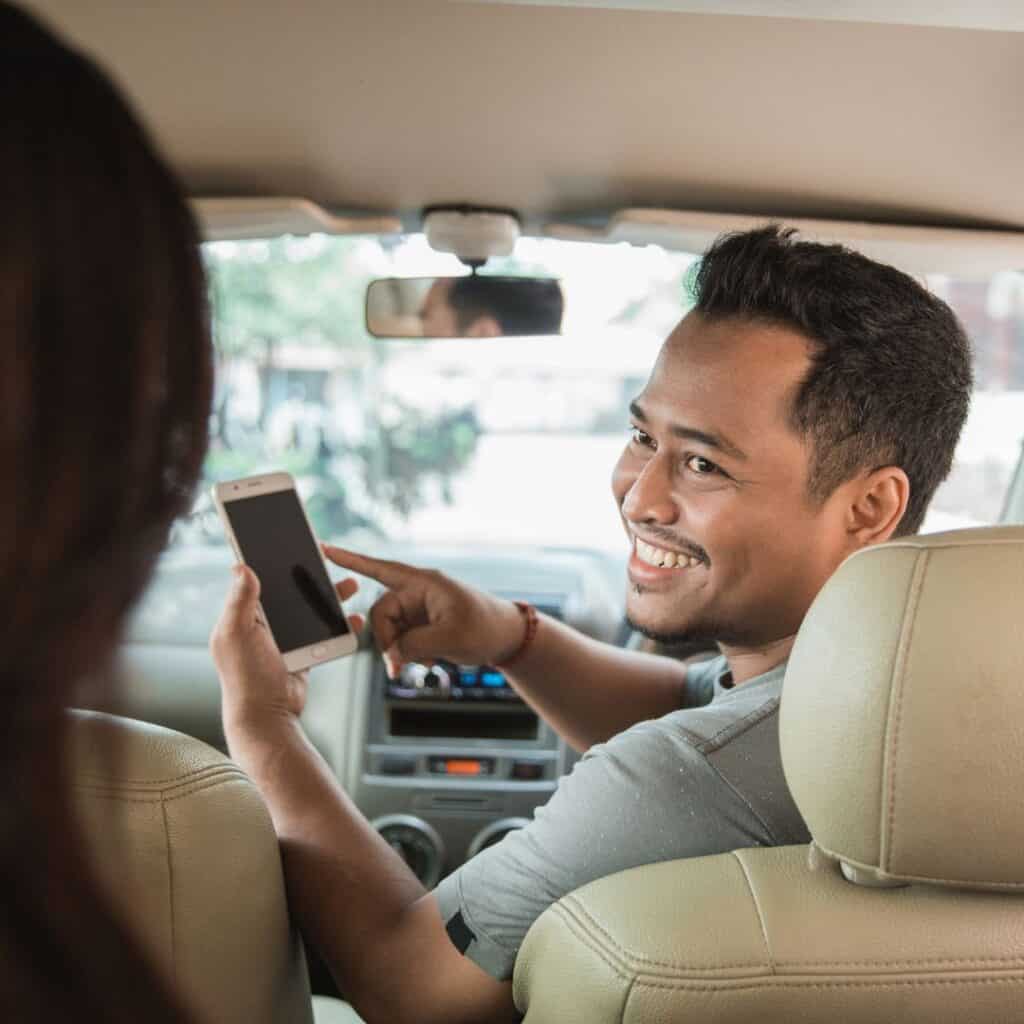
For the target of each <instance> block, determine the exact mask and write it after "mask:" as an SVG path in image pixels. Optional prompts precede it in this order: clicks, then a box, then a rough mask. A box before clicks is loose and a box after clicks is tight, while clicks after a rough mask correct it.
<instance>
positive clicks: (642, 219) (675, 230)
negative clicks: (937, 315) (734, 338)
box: [544, 208, 1024, 278]
mask: <svg viewBox="0 0 1024 1024" xmlns="http://www.w3.org/2000/svg"><path fill="white" fill-rule="evenodd" d="M769 222H778V223H781V224H784V225H786V226H787V227H795V228H796V229H797V230H798V231H799V233H800V236H801V237H803V238H805V239H807V240H808V241H813V242H839V243H841V244H843V245H845V246H848V247H849V248H851V249H856V250H857V251H858V252H862V253H864V255H865V256H868V257H870V258H871V259H875V260H879V261H880V262H882V263H888V264H891V265H892V266H895V267H899V268H900V269H901V270H904V271H906V272H907V273H909V274H916V275H921V274H951V275H954V276H957V277H962V278H963V277H987V276H990V275H991V274H994V273H996V272H998V271H1001V270H1020V269H1024V231H989V230H975V229H967V228H939V227H910V226H907V225H900V224H869V223H862V222H859V221H844V220H814V219H809V218H804V217H769V216H764V217H760V216H747V215H739V214H728V213H702V212H698V211H696V210H657V209H647V208H636V209H628V210H620V211H619V212H618V213H616V214H614V215H613V216H612V217H611V218H610V219H609V221H608V223H607V224H606V225H605V226H604V227H600V228H593V227H585V226H581V225H578V224H572V223H568V222H566V223H559V222H554V223H549V224H547V225H545V228H544V234H545V235H548V236H550V237H552V238H563V239H568V240H572V241H580V242H629V243H632V244H633V245H660V246H662V247H663V248H665V249H677V250H680V251H682V252H693V253H701V252H703V251H704V250H705V249H706V248H707V247H708V246H709V245H710V244H711V242H712V241H713V240H714V239H715V238H716V237H717V236H718V235H719V234H721V233H722V232H724V231H747V230H749V229H750V228H754V227H758V226H760V225H763V224H767V223H769Z"/></svg>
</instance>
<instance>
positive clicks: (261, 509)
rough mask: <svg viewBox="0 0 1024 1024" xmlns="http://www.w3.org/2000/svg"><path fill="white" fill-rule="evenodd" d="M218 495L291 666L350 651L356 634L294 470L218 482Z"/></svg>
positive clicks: (227, 526)
mask: <svg viewBox="0 0 1024 1024" xmlns="http://www.w3.org/2000/svg"><path fill="white" fill-rule="evenodd" d="M213 501H214V504H215V505H216V506H217V511H218V512H219V513H220V517H221V520H222V521H223V523H224V529H225V530H226V531H227V535H228V539H229V540H230V541H231V546H232V547H233V548H234V549H235V554H236V555H237V556H238V558H239V560H240V561H242V562H244V563H245V564H246V565H248V566H249V567H250V568H251V569H252V570H253V572H255V573H256V575H257V576H258V577H259V580H260V604H261V605H262V610H263V617H264V618H265V620H266V623H267V626H268V627H269V628H270V632H271V634H272V635H273V637H274V640H275V641H276V643H277V646H278V649H279V650H280V652H281V654H282V655H283V657H284V663H285V666H286V667H287V669H288V671H289V672H299V671H301V670H302V669H305V668H310V667H312V666H313V665H319V664H321V663H322V662H325V661H333V660H334V659H335V658H341V657H343V656H344V655H346V654H351V653H352V652H353V651H354V650H355V649H356V635H355V633H353V632H352V629H351V627H350V626H349V624H348V620H347V619H346V618H345V613H344V612H343V611H342V610H341V602H340V601H339V600H338V595H337V593H336V592H335V590H334V586H333V585H332V583H331V580H330V577H329V576H328V575H327V563H326V562H325V561H324V556H323V552H322V551H321V550H320V545H319V544H317V542H316V538H315V537H314V536H313V527H312V525H311V523H310V521H309V517H308V516H307V515H306V510H305V509H304V508H303V506H302V502H301V501H300V500H299V495H298V492H297V491H296V490H295V481H294V480H293V479H292V476H291V474H290V473H266V474H264V475H262V476H250V477H246V478H245V479H243V480H228V481H227V482H226V483H221V484H215V485H214V487H213Z"/></svg>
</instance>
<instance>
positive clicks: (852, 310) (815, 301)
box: [694, 225, 972, 535]
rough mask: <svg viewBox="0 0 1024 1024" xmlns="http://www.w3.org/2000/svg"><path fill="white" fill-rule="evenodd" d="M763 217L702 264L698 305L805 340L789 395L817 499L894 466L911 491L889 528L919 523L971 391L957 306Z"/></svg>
mask: <svg viewBox="0 0 1024 1024" xmlns="http://www.w3.org/2000/svg"><path fill="white" fill-rule="evenodd" d="M794 234H795V232H794V230H792V229H789V230H783V229H781V228H780V227H778V226H777V225H769V226H767V227H764V228H759V229H756V230H754V231H747V232H743V233H741V234H729V235H723V236H722V237H721V238H719V239H718V240H717V241H716V242H715V244H714V245H712V246H711V248H710V249H709V250H708V251H707V253H706V254H705V255H704V258H703V260H702V261H701V263H700V264H699V268H698V271H697V275H696V279H695V282H694V292H695V299H696V307H695V308H696V309H697V311H698V312H699V313H700V314H701V315H703V316H705V317H708V318H711V319H721V318H728V317H736V318H739V319H742V320H748V321H755V322H758V321H760V322H764V323H770V324H778V325H781V326H783V327H788V328H790V329H791V330H794V331H797V332H799V333H800V334H802V335H804V337H806V338H807V339H808V340H809V341H810V342H811V347H812V351H811V367H810V370H809V372H808V374H807V376H806V378H805V379H804V381H803V382H802V384H801V385H800V388H799V390H798V391H797V393H796V395H795V396H794V400H793V406H792V410H791V417H792V424H793V427H794V429H795V430H796V431H798V432H799V433H800V434H802V435H804V436H806V437H808V438H809V439H810V441H811V445H812V454H811V463H810V472H809V475H808V489H809V492H810V496H811V497H812V498H813V499H814V500H817V501H824V499H825V498H827V497H828V496H829V495H830V494H831V493H832V492H833V491H834V490H835V489H836V487H838V486H839V485H840V484H841V483H843V482H844V481H846V480H850V479H852V478H853V477H854V476H855V475H856V474H857V473H860V472H863V471H871V470H874V469H879V468H881V467H882V466H899V467H900V468H901V469H903V471H904V472H905V473H906V474H907V477H908V478H909V480H910V499H909V502H908V504H907V510H906V513H905V514H904V516H903V519H902V521H901V522H900V524H899V527H898V529H897V534H899V535H906V534H911V533H916V532H917V531H918V530H919V529H920V528H921V523H922V521H923V520H924V514H925V512H926V511H927V509H928V503H929V502H930V501H931V499H932V495H933V494H934V493H935V489H936V488H937V487H938V486H939V484H940V483H941V482H942V481H943V480H944V479H945V478H946V476H947V475H948V474H949V471H950V468H951V467H952V465H953V454H954V452H955V450H956V444H957V440H958V439H959V437H960V431H961V429H962V428H963V425H964V420H965V419H966V418H967V408H968V405H969V404H970V399H971V386H972V372H971V351H970V344H969V342H968V340H967V335H966V334H965V333H964V329H963V327H961V325H960V323H959V321H958V320H957V318H956V316H955V315H954V313H953V311H952V310H951V309H950V308H949V306H947V305H946V303H944V302H943V301H942V300H941V299H939V298H937V297H936V296H934V295H932V294H931V293H930V292H928V291H927V290H926V289H925V288H923V287H922V286H921V285H919V284H918V283H917V282H916V281H915V280H914V279H913V278H911V277H908V276H907V275H906V274H904V273H902V272H901V271H899V270H896V269H895V268H894V267H889V266H886V265H885V264H882V263H876V262H874V261H873V260H869V259H868V258H867V257H866V256H862V255H861V254H860V253H857V252H853V251H851V250H850V249H846V248H844V247H843V246H841V245H821V244H818V243H815V242H802V241H797V240H796V239H795V238H794Z"/></svg>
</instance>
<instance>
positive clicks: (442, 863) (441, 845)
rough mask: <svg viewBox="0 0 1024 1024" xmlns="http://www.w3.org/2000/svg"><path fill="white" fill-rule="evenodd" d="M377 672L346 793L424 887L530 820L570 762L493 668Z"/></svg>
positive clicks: (547, 607) (545, 607)
mask: <svg viewBox="0 0 1024 1024" xmlns="http://www.w3.org/2000/svg"><path fill="white" fill-rule="evenodd" d="M517 596H518V595H517ZM526 599H529V597H527V598H526ZM532 603H534V604H535V606H536V607H537V609H538V611H541V612H543V613H545V614H548V615H551V616H554V617H556V618H561V617H562V608H561V606H560V605H559V604H557V603H543V602H542V601H538V600H536V599H535V600H534V601H533V602H532ZM377 665H378V668H377V669H376V672H375V678H374V679H373V682H372V692H371V699H370V708H369V720H368V723H367V742H366V744H365V747H364V751H365V755H364V763H363V771H362V774H361V777H360V779H359V782H358V792H357V793H356V794H354V796H355V799H356V801H357V803H358V804H359V807H360V809H361V810H362V811H363V813H364V814H366V815H367V817H369V818H370V820H371V821H372V822H373V824H374V825H375V827H376V828H377V829H378V831H380V832H381V834H382V835H383V836H384V837H385V838H386V839H387V840H388V841H389V842H390V843H391V845H392V846H393V847H394V848H395V849H396V850H397V851H398V852H399V853H400V854H401V855H402V856H403V857H404V859H405V860H406V862H407V863H408V864H409V866H410V867H411V868H412V869H413V871H414V872H415V873H416V875H417V876H418V877H419V879H420V881H421V882H423V884H424V885H425V886H426V887H428V888H430V887H432V886H433V885H435V884H436V883H437V882H438V881H439V880H440V879H441V878H442V877H443V876H444V875H445V874H447V873H448V872H449V871H451V870H453V869H454V868H456V867H458V866H459V865H460V864H461V863H462V862H463V861H465V860H466V859H468V858H469V857H471V856H473V855H474V854H476V853H478V852H479V851H480V850H482V849H484V848H485V847H486V846H489V845H491V844H492V843H494V842H497V841H498V840H499V839H501V838H502V837H503V836H504V835H505V834H506V833H507V832H509V831H510V830H512V829H514V828H518V827H520V826H522V825H523V824H525V823H526V822H527V821H529V819H530V818H531V816H532V814H533V811H534V809H535V808H536V807H537V806H539V805H540V804H543V803H545V802H546V801H547V799H548V797H549V796H550V795H551V793H552V791H553V790H554V788H555V785H556V782H557V780H558V778H559V776H560V775H561V774H563V772H565V771H566V770H567V769H568V767H569V761H570V760H571V759H573V758H574V755H573V754H572V753H571V751H568V750H567V748H566V747H565V746H564V744H562V743H561V742H560V741H559V739H558V737H557V735H556V734H555V732H554V731H553V730H552V729H551V728H550V727H549V726H547V725H546V724H545V723H544V722H543V721H542V720H541V719H540V718H539V717H538V716H537V714H536V713H535V712H534V711H533V710H532V709H531V708H530V707H529V706H528V705H527V704H526V703H525V701H523V700H522V698H520V697H519V695H518V694H517V693H516V692H515V690H513V689H512V687H511V686H510V685H509V682H508V680H507V679H506V677H505V675H504V673H502V672H501V670H500V669H497V668H495V667H494V666H492V665H457V664H453V663H450V662H443V661H439V662H436V663H435V664H433V665H430V666H427V665H421V664H417V663H407V664H406V665H404V666H403V668H402V670H401V672H400V674H399V676H398V678H396V679H394V680H391V679H388V677H387V676H386V675H385V673H384V670H383V667H382V666H381V663H380V662H379V661H378V662H377Z"/></svg>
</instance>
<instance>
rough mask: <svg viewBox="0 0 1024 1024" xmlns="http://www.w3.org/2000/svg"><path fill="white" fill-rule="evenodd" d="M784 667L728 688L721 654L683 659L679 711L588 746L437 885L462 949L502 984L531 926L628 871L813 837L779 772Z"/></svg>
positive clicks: (437, 893)
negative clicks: (509, 825) (526, 818)
mask: <svg viewBox="0 0 1024 1024" xmlns="http://www.w3.org/2000/svg"><path fill="white" fill-rule="evenodd" d="M784 673H785V665H784V664H783V665H780V666H778V667H777V668H774V669H772V670H771V671H770V672H766V673H765V674H764V675H761V676H758V677H757V678H755V679H751V680H749V681H748V682H745V683H743V684H742V685H740V686H737V687H734V688H730V687H729V683H730V682H731V677H730V676H729V672H728V665H727V663H726V661H725V659H724V658H721V657H719V658H713V659H712V660H710V661H707V662H702V663H700V664H697V665H691V666H689V668H688V670H687V680H686V706H685V707H683V708H682V709H680V710H679V711H673V712H672V713H671V714H668V715H665V716H664V718H659V719H656V720H653V721H648V722H640V723H639V724H637V725H635V726H633V727H632V728H630V729H627V730H626V731H625V732H623V733H620V734H619V735H618V736H615V737H613V738H612V739H610V740H609V741H608V742H607V743H602V744H599V745H597V746H594V747H592V748H591V749H590V750H588V751H587V753H586V754H584V756H583V757H582V758H581V759H580V761H578V762H577V764H576V766H575V768H574V769H573V771H572V772H571V773H570V774H569V775H567V776H565V777H564V778H563V779H562V780H561V781H560V783H559V785H558V788H557V789H556V790H555V792H554V793H553V794H552V797H551V799H550V800H549V801H548V802H547V804H545V805H544V806H543V807H540V808H538V809H537V811H536V813H535V815H534V820H533V821H532V822H531V823H530V824H529V825H528V826H526V827H525V828H522V829H519V830H517V831H515V832H512V833H510V834H509V835H508V836H507V837H506V838H505V839H503V840H502V841H501V842H500V843H497V844H495V845H494V846H491V847H488V848H487V849H485V850H483V851H482V852H481V853H479V854H478V855H477V856H476V857H474V858H473V859H472V860H470V861H467V862H466V864H464V865H463V866H462V867H461V868H460V869H459V870H458V871H456V872H454V873H453V874H451V875H449V876H448V877H447V878H446V879H444V881H442V882H441V884H440V885H439V886H438V887H437V888H436V889H435V890H434V895H435V897H436V898H437V902H438V904H439V906H440V908H441V916H442V919H443V920H444V921H445V922H446V925H447V929H448V934H449V935H450V936H451V938H452V941H453V942H454V943H455V945H456V946H458V947H459V949H460V950H462V951H463V952H464V953H465V955H466V956H468V957H469V958H470V959H471V960H473V961H474V962H475V963H477V964H479V966H480V967H482V968H483V969H484V970H485V971H487V973H488V974H491V975H493V976H494V977H495V978H500V979H504V978H509V977H511V975H512V967H513V965H514V964H515V958H516V953H517V952H518V951H519V946H520V944H521V943H522V941H523V938H524V937H525V936H526V932H527V931H528V930H529V928H530V925H532V924H533V922H534V921H535V920H536V919H537V918H538V917H539V916H540V914H541V913H542V912H543V911H544V910H545V909H547V907H549V906H550V905H551V904H552V903H555V902H556V901H557V900H559V899H561V897H563V896H565V895H566V894H567V893H569V892H572V890H573V889H577V888H579V886H581V885H584V884H585V883H587V882H591V881H593V880H594V879H596V878H603V877H604V876H605V875H610V874H613V873H614V872H616V871H623V870H625V869H626V868H632V867H637V866H638V865H640V864H652V863H655V862H657V861H664V860H675V859H677V858H680V857H702V856H705V855H707V854H714V853H728V852H729V851H730V850H735V849H739V848H741V847H745V846H782V845H786V844H789V843H805V842H808V841H809V840H810V836H809V835H808V832H807V828H806V826H805V825H804V822H803V819H802V818H801V817H800V812H799V811H798V810H797V808H796V805H795V804H794V803H793V798H792V797H791V796H790V793H789V788H788V787H787V785H786V780H785V778H784V777H783V774H782V761H781V757H780V754H779V734H778V716H777V712H778V708H779V698H780V696H781V693H782V677H783V675H784Z"/></svg>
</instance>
